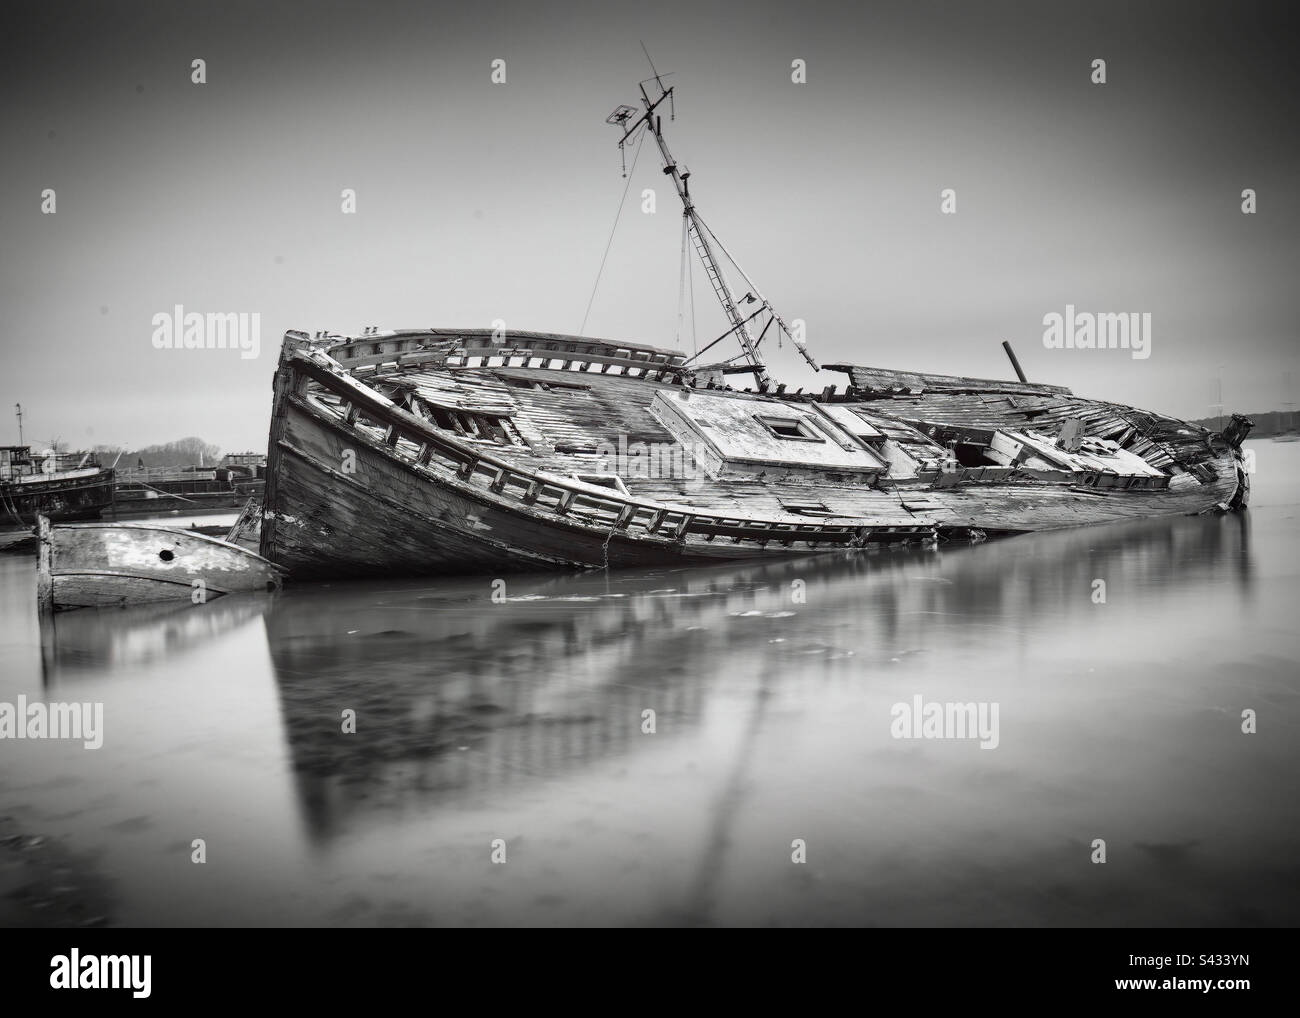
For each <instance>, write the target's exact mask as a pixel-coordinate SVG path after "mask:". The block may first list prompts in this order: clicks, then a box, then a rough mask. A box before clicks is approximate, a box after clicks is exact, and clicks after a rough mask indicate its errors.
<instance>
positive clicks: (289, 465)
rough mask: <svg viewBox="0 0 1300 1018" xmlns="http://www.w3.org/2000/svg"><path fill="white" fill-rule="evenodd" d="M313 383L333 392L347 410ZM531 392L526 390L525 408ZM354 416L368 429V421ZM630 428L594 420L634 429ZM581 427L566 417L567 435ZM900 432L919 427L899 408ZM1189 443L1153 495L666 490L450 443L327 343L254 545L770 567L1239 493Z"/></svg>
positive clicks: (281, 388)
mask: <svg viewBox="0 0 1300 1018" xmlns="http://www.w3.org/2000/svg"><path fill="white" fill-rule="evenodd" d="M471 373H472V372H471ZM485 374H490V372H485ZM533 375H535V376H536V377H538V378H540V379H545V378H550V379H551V381H552V382H556V381H557V376H558V378H563V379H571V378H573V377H574V376H573V375H572V374H571V373H570V372H569V371H567V370H564V369H563V368H560V369H557V370H545V369H544V370H540V371H537V372H534V373H533ZM530 377H531V376H530ZM587 381H591V382H592V383H595V381H596V380H595V379H594V378H592V379H588V380H587ZM557 384H560V383H557ZM601 384H603V385H606V386H608V387H609V389H610V391H611V392H612V393H614V394H615V395H614V396H611V397H609V398H608V399H607V400H606V402H604V403H603V404H601V405H602V406H604V407H606V408H607V409H608V410H609V412H610V413H611V414H613V413H614V404H613V403H612V402H609V400H612V399H614V398H617V397H621V398H622V399H623V400H624V401H625V402H626V404H627V405H629V406H632V407H633V408H634V409H637V410H641V409H643V408H644V406H645V405H646V404H648V403H649V402H650V401H651V399H652V398H653V397H654V396H655V394H656V393H657V392H661V391H664V390H667V391H670V392H677V391H678V389H677V388H676V387H674V386H673V385H671V384H669V383H667V382H657V381H656V382H652V381H649V380H646V379H640V378H630V377H620V378H617V379H612V378H609V377H605V379H604V381H603V382H602V383H601ZM1012 384H1014V383H1012ZM313 391H315V392H317V393H320V392H326V393H328V394H330V398H331V399H333V400H334V401H335V403H336V404H338V409H337V410H336V411H332V410H331V409H330V407H329V406H327V405H326V404H325V403H323V402H322V401H321V400H319V399H317V398H315V397H314V396H313ZM909 391H910V390H909ZM1061 394H1066V395H1068V391H1067V390H1061V389H1052V388H1051V387H1046V388H1045V389H1044V395H1045V396H1048V397H1051V398H1056V399H1064V398H1065V397H1064V396H1062V395H1061ZM866 395H873V394H870V393H868V394H866ZM737 396H739V394H737ZM534 398H535V397H532V396H529V395H525V396H521V397H520V400H519V402H520V405H524V402H525V400H526V399H527V400H531V399H534ZM1076 402H1078V403H1079V407H1076V408H1074V409H1072V410H1071V412H1072V413H1073V412H1075V411H1077V412H1078V413H1092V412H1093V411H1094V409H1095V410H1096V419H1097V421H1098V422H1099V423H1096V424H1095V427H1096V428H1097V429H1104V428H1106V427H1110V426H1111V423H1110V422H1111V417H1113V416H1115V415H1116V414H1117V413H1119V410H1127V408H1119V410H1116V409H1115V408H1113V407H1111V405H1109V404H1101V403H1096V402H1094V401H1076ZM1013 403H1014V400H1013ZM855 405H856V404H855ZM864 405H866V404H864ZM911 409H915V408H914V407H913V408H911ZM628 413H629V414H630V413H631V411H628ZM896 413H897V411H896ZM1107 415H1110V416H1107ZM577 416H578V415H577V412H576V410H575V412H574V414H573V418H574V421H576V420H577ZM642 417H643V418H644V414H642ZM1120 417H1122V418H1123V419H1125V420H1127V419H1128V417H1127V416H1126V415H1124V414H1120ZM1117 419H1119V418H1117ZM361 420H364V421H367V422H369V426H367V427H360V426H358V421H361ZM631 420H632V418H631V417H628V418H627V420H625V421H623V422H621V423H620V422H619V421H617V420H612V419H611V420H610V421H608V422H606V423H605V424H603V425H602V424H601V423H600V422H596V423H594V424H590V425H589V427H591V428H596V429H597V430H599V428H600V427H602V426H603V427H606V428H607V429H609V428H618V427H630V426H632V425H631V424H629V423H628V422H629V421H631ZM1159 420H1160V421H1164V420H1167V419H1164V418H1159ZM574 421H569V422H567V424H566V426H567V427H568V428H569V431H570V432H574V431H575V430H577V429H576V428H575V427H574V426H573V424H574ZM579 423H582V422H579ZM917 423H918V424H924V421H923V420H918V421H917ZM1175 423H1177V422H1175ZM524 425H525V422H524V421H523V420H522V417H521V419H520V427H524ZM639 426H645V425H644V420H641V424H640V425H639ZM897 426H898V427H899V428H900V429H908V428H909V426H908V425H906V424H905V423H903V422H902V420H901V415H900V419H899V420H898V422H897ZM1002 426H1009V424H1007V422H1003V425H1002ZM1090 426H1092V425H1090ZM909 430H910V433H912V434H914V435H916V436H917V440H918V441H920V442H926V441H928V440H927V439H926V438H925V437H924V435H922V434H920V433H919V432H918V431H917V429H915V428H910V429H909ZM1180 433H1181V432H1180ZM1187 434H1188V435H1191V436H1192V437H1191V438H1189V439H1188V443H1189V449H1191V450H1192V451H1191V452H1180V451H1178V450H1174V451H1173V453H1172V454H1171V456H1172V457H1182V458H1183V460H1184V461H1185V462H1186V464H1187V466H1188V467H1189V468H1190V467H1195V471H1196V472H1195V475H1193V474H1192V473H1191V472H1190V470H1189V469H1184V467H1183V466H1181V465H1175V466H1173V467H1171V469H1170V475H1167V476H1166V475H1161V476H1160V477H1159V478H1158V479H1157V478H1149V479H1148V480H1150V481H1151V482H1152V483H1151V484H1150V485H1147V484H1146V481H1142V483H1139V479H1137V478H1115V477H1105V476H1103V474H1104V472H1103V474H1091V475H1084V474H1079V475H1078V476H1077V477H1076V476H1073V475H1069V474H1068V473H1067V474H1064V475H1062V474H1061V472H1060V471H1057V472H1056V474H1057V475H1058V477H1059V476H1064V477H1065V478H1066V479H1065V480H1064V481H1062V480H1059V479H1056V480H1053V479H1044V477H1045V475H1046V474H1050V473H1051V472H1050V471H1037V472H1035V471H1033V470H1021V469H1018V468H987V469H986V468H972V469H965V468H963V469H961V470H959V471H957V472H956V476H955V477H953V478H952V483H947V481H946V480H945V479H944V478H941V477H940V476H939V471H938V470H937V468H936V469H931V470H930V471H929V472H921V473H918V474H917V475H916V476H914V477H911V478H908V479H906V480H902V481H899V482H897V483H892V484H875V485H872V484H864V483H862V481H861V480H855V479H847V480H846V479H845V478H843V477H837V476H836V475H835V474H833V473H832V474H828V475H827V477H826V478H824V479H820V480H818V481H817V482H816V483H811V482H809V481H807V480H799V479H797V478H796V479H795V480H790V481H785V482H782V481H779V480H777V481H764V480H763V479H762V477H760V478H759V479H758V480H756V481H754V480H751V481H744V482H737V483H734V484H729V483H726V482H719V483H712V484H711V483H707V482H706V483H705V484H703V485H702V486H699V487H697V489H696V490H695V491H694V492H690V491H687V490H686V489H685V488H682V487H681V486H680V485H678V486H677V489H676V491H674V490H673V484H668V483H664V484H661V485H660V486H659V487H658V488H654V487H653V486H651V487H647V488H646V489H645V491H643V492H642V493H637V492H633V493H628V492H627V491H617V490H613V489H611V488H605V487H596V486H594V485H591V484H588V483H583V482H580V481H578V480H577V479H576V475H574V474H569V475H567V476H566V475H562V474H559V473H555V472H550V471H547V470H542V469H539V468H538V467H535V466H532V465H531V464H530V463H529V462H528V461H527V456H525V455H524V454H523V453H521V454H520V455H519V456H516V457H515V458H513V459H511V458H507V457H506V456H504V455H501V454H499V453H498V451H497V450H495V449H493V448H488V447H486V446H485V445H484V443H482V442H480V443H478V444H477V445H471V444H470V443H468V442H466V441H463V440H458V439H457V438H455V437H452V436H448V435H447V434H445V433H443V432H441V431H440V429H438V428H436V427H434V426H433V425H432V424H431V422H430V421H429V420H427V419H425V418H423V417H421V416H417V415H416V414H413V413H411V412H408V411H407V410H405V409H403V408H402V407H400V406H398V405H397V404H395V403H394V402H392V401H391V400H389V399H388V398H386V397H385V396H384V395H383V394H382V392H380V391H379V389H378V388H376V387H373V386H371V385H368V384H362V382H360V381H358V379H357V378H356V377H354V376H352V375H351V374H349V373H348V372H346V371H343V370H342V369H341V368H340V365H339V364H337V363H336V362H334V361H333V360H332V359H330V358H328V357H324V356H323V355H322V354H320V352H319V351H311V350H298V351H295V350H294V349H293V347H292V345H291V344H287V348H286V351H285V353H284V354H283V355H282V359H281V366H280V370H279V372H278V373H277V380H276V397H275V408H274V413H273V419H272V428H271V439H270V447H269V450H268V471H267V474H268V481H267V497H266V507H265V515H264V520H263V527H262V543H261V551H262V554H263V555H264V556H265V557H266V558H267V559H269V560H271V561H274V562H276V563H277V564H279V565H281V566H283V567H284V568H285V569H286V570H287V571H288V574H289V575H290V576H291V577H293V578H303V579H309V578H331V577H346V576H383V575H396V574H405V575H430V574H441V573H485V574H494V573H501V572H512V571H536V570H545V569H556V568H559V569H573V568H592V567H603V566H608V567H624V566H655V565H673V564H690V563H704V562H717V561H721V560H744V559H761V558H770V557H776V556H788V555H792V554H800V555H802V554H808V553H809V552H814V553H815V552H829V551H837V550H844V549H846V548H865V547H873V546H878V545H882V544H892V543H914V542H922V541H932V540H937V539H941V538H944V537H967V536H973V537H976V538H979V537H983V536H989V535H996V534H1014V533H1022V532H1026V531H1033V530H1045V529H1055V528H1062V527H1072V526H1080V525H1086V524H1094V523H1106V522H1113V521H1117V520H1124V519H1138V518H1145V517H1153V516H1163V515H1179V514H1187V513H1195V512H1203V511H1207V510H1211V509H1215V508H1226V507H1227V506H1228V505H1229V503H1231V502H1232V501H1233V499H1234V498H1237V497H1238V496H1239V494H1240V492H1241V490H1242V488H1243V486H1244V480H1245V475H1244V473H1243V471H1242V468H1241V464H1240V461H1239V459H1240V458H1239V450H1235V449H1234V448H1233V447H1232V446H1231V445H1230V443H1227V442H1224V441H1219V442H1218V443H1217V444H1215V443H1214V442H1211V441H1209V439H1207V438H1205V437H1204V435H1192V433H1191V432H1187ZM931 444H933V443H931ZM1193 446H1194V448H1192V447H1193ZM1161 448H1162V449H1163V448H1164V445H1162V446H1161ZM528 455H533V454H532V453H531V452H530V453H528ZM1153 455H1154V454H1153ZM533 458H534V459H537V458H538V457H536V456H533ZM1193 460H1194V462H1193ZM1171 461H1172V459H1171ZM557 462H559V458H558V457H552V459H551V460H549V461H544V462H543V465H549V464H553V463H557ZM553 469H558V468H553ZM1090 477H1091V480H1092V483H1088V481H1089V478H1090ZM1156 480H1158V481H1159V486H1155V481H1156ZM674 483H675V482H674ZM661 492H662V495H660V493H661ZM800 492H805V493H807V494H812V495H816V496H817V498H819V499H823V500H824V501H825V502H826V503H833V505H834V506H835V513H834V515H830V514H827V515H826V516H825V518H815V517H814V518H809V517H808V516H800V515H797V514H793V513H792V512H789V511H782V505H783V503H782V499H783V498H784V499H785V501H786V503H788V501H789V499H790V498H791V497H792V496H793V495H797V494H798V493H800ZM656 495H660V497H655V496H656ZM674 496H675V497H674Z"/></svg>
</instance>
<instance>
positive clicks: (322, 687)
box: [0, 441, 1300, 926]
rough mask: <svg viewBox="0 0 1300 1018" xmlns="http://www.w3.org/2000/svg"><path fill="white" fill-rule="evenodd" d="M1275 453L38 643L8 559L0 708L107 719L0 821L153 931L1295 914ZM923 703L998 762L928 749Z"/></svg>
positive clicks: (1292, 538)
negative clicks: (663, 550) (954, 530)
mask: <svg viewBox="0 0 1300 1018" xmlns="http://www.w3.org/2000/svg"><path fill="white" fill-rule="evenodd" d="M1252 446H1253V447H1254V448H1255V449H1256V453H1257V460H1258V467H1259V472H1258V473H1257V475H1256V477H1255V496H1254V502H1253V505H1252V508H1251V510H1250V512H1248V513H1247V514H1244V515H1230V516H1224V517H1214V516H1209V517H1194V518H1182V517H1180V518H1175V519H1169V520H1160V521H1149V522H1139V523H1135V524H1124V525H1117V526H1107V527H1100V528H1087V529H1083V530H1074V531H1068V532H1058V533H1051V534H1042V535H1035V536H1028V537H1021V538H1015V539H1011V540H1004V541H996V542H989V543H985V544H981V545H976V546H967V545H944V546H941V547H940V548H939V549H938V550H934V551H930V550H911V551H899V552H888V551H885V552H878V553H874V554H866V553H863V554H858V555H848V554H843V555H841V554H837V555H834V556H830V557H817V558H805V559H794V560H788V561H782V562H779V563H769V564H765V565H761V566H721V567H716V568H708V569H690V570H672V569H662V570H655V571H638V572H614V573H609V574H606V573H588V574H582V575H558V576H556V575H551V576H538V577H505V578H504V580H505V586H504V591H501V588H500V587H494V586H493V584H492V580H493V579H494V578H492V577H480V578H470V579H465V578H459V579H454V580H426V581H401V582H396V581H395V582H386V583H360V584H359V583H346V584H344V583H339V584H335V585H312V586H300V587H295V588H290V589H288V590H286V592H285V593H283V594H282V595H280V596H278V597H255V598H245V599H238V600H236V599H234V598H227V599H224V600H219V601H215V602H213V603H211V604H208V605H205V606H201V607H197V608H191V607H187V606H185V607H179V608H174V607H171V606H163V607H158V608H145V609H136V610H131V611H125V612H124V611H107V612H76V613H68V614H64V615H61V616H59V617H58V618H57V620H56V622H55V625H54V626H53V628H50V627H46V629H45V630H44V631H42V629H41V627H40V625H39V624H38V621H37V618H36V614H35V600H34V593H33V590H34V561H33V559H32V558H30V557H28V556H17V555H0V701H8V702H14V701H15V700H16V698H17V697H18V696H19V695H20V694H23V695H26V696H27V697H29V698H47V699H50V700H56V701H57V700H78V701H98V702H102V703H103V704H104V712H105V741H104V745H103V747H102V748H101V749H99V750H94V751H88V750H84V749H82V748H80V746H79V745H75V744H69V743H63V742H32V741H23V742H13V741H0V816H8V817H10V818H11V821H10V822H11V823H12V824H15V825H17V827H18V828H19V829H20V830H22V831H24V832H27V833H29V834H33V833H35V834H39V835H40V836H42V837H46V838H49V839H52V840H53V841H54V843H56V844H57V845H59V846H60V847H62V848H65V849H66V850H67V851H69V852H71V853H73V854H74V856H75V858H76V859H77V860H79V862H78V863H77V865H78V866H80V867H82V868H83V869H84V870H86V871H88V872H86V873H81V874H77V876H78V879H81V878H85V882H91V881H92V878H93V880H95V881H102V882H103V884H104V886H105V887H106V888H107V890H106V892H105V893H106V895H107V901H106V903H105V904H104V905H103V908H104V909H106V918H107V921H109V922H111V923H113V924H120V925H154V924H164V925H167V924H174V925H237V924H289V925H299V924H312V925H315V924H333V925H413V924H421V925H424V924H434V925H494V924H531V925H549V924H592V925H634V924H681V923H689V924H727V925H730V924H757V925H769V924H770V925H810V924H855V925H877V924H878V925H891V926H892V925H951V924H956V925H981V926H982V925H1129V924H1133V925H1138V924H1141V925H1149V924H1155V925H1256V924H1295V923H1296V922H1297V921H1298V920H1300V891H1298V890H1297V888H1300V865H1297V863H1296V859H1297V858H1300V805H1298V804H1297V796H1296V778H1297V764H1298V763H1300V749H1298V748H1297V746H1298V744H1300V740H1297V735H1300V698H1298V697H1297V661H1300V637H1298V636H1297V626H1296V623H1295V618H1296V612H1295V603H1296V595H1297V574H1298V572H1300V568H1298V567H1300V555H1298V554H1297V551H1298V549H1300V545H1298V543H1297V528H1296V506H1297V503H1298V502H1300V480H1298V478H1300V445H1295V444H1291V445H1287V444H1275V443H1271V442H1266V441H1265V442H1258V443H1252ZM186 522H188V521H186ZM1097 580H1103V581H1104V582H1105V589H1106V600H1105V603H1104V604H1103V603H1096V601H1095V596H1094V591H1095V590H1096V589H1097V588H1096V584H1095V581H1097ZM494 592H497V593H498V594H500V593H503V594H504V600H502V599H501V597H500V596H498V598H497V599H496V600H494V597H493V595H494ZM498 602H500V603H498ZM918 695H919V696H921V697H922V698H923V699H924V701H927V702H928V701H937V702H945V701H956V702H984V703H996V704H997V705H998V707H999V733H998V735H999V738H998V745H997V747H996V749H981V748H980V746H979V744H978V742H976V741H973V740H955V739H954V740H903V739H896V738H894V737H892V736H891V730H890V729H891V710H892V709H893V706H894V705H895V704H897V703H900V702H908V703H910V702H911V701H912V700H913V698H914V697H915V696H918ZM1247 709H1249V710H1253V711H1255V712H1256V718H1257V722H1256V723H1257V728H1258V730H1257V733H1256V734H1252V735H1248V734H1243V732H1242V712H1243V710H1247ZM647 710H653V711H654V712H655V715H654V722H655V731H654V733H653V734H647V733H645V732H644V731H643V726H644V721H643V717H644V715H643V712H644V711H647ZM346 711H353V712H355V717H356V731H355V733H352V734H345V733H344V732H343V730H342V729H343V727H344V722H343V718H344V717H345V712H346ZM198 838H201V839H204V841H205V842H206V851H207V861H206V863H204V864H202V865H196V864H195V863H193V862H192V861H191V854H192V844H193V841H194V839H198ZM496 839H501V840H503V841H504V843H505V847H506V862H505V863H504V864H503V865H498V864H493V862H492V861H491V857H492V844H493V842H494V840H496ZM796 839H801V840H802V842H803V843H804V845H805V847H806V859H807V861H806V863H803V864H795V863H793V862H792V859H791V856H792V851H793V849H792V844H793V843H794V842H795V840H796ZM1096 839H1104V841H1105V843H1106V862H1105V864H1102V865H1099V864H1095V863H1093V862H1092V861H1091V859H1092V857H1093V855H1094V848H1093V845H1094V841H1095V840H1096ZM10 883H11V884H12V883H13V881H12V880H11V881H10ZM4 887H5V884H4V882H3V881H2V880H0V890H3V889H4ZM12 914H13V913H12V911H11V912H10V913H9V915H11V916H12ZM3 915H6V913H5V911H4V908H3V906H0V916H3ZM50 915H51V916H55V915H56V913H55V912H51V913H50ZM10 921H16V920H14V919H12V918H11V919H10Z"/></svg>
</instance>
